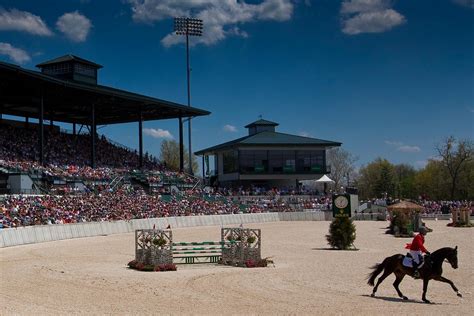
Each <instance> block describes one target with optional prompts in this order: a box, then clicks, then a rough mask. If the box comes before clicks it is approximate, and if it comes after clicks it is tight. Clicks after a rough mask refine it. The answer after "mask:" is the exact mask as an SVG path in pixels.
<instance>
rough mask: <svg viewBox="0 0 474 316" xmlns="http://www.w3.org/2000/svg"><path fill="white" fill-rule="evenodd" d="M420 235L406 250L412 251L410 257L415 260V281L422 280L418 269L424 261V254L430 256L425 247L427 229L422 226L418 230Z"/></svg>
mask: <svg viewBox="0 0 474 316" xmlns="http://www.w3.org/2000/svg"><path fill="white" fill-rule="evenodd" d="M418 232H419V234H417V235H416V236H415V238H413V241H412V242H411V244H407V245H406V248H407V249H410V255H411V257H412V259H413V269H414V271H413V277H414V278H415V279H418V278H420V272H418V267H419V266H420V264H421V262H422V261H423V253H425V254H427V255H429V254H430V252H429V251H428V250H426V248H425V246H424V245H423V244H424V243H425V237H424V236H426V232H427V230H426V227H424V226H421V227H420V228H419V229H418Z"/></svg>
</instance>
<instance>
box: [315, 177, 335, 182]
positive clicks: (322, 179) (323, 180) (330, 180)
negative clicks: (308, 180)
mask: <svg viewBox="0 0 474 316" xmlns="http://www.w3.org/2000/svg"><path fill="white" fill-rule="evenodd" d="M316 182H321V183H334V180H332V179H331V178H329V177H328V176H327V175H324V176H322V177H321V178H320V179H319V180H316Z"/></svg>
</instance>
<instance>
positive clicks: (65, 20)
mask: <svg viewBox="0 0 474 316" xmlns="http://www.w3.org/2000/svg"><path fill="white" fill-rule="evenodd" d="M56 27H57V28H58V30H60V31H61V32H63V33H64V34H65V35H66V37H68V38H69V39H70V40H72V41H74V42H84V41H85V40H86V38H87V35H88V34H89V31H90V29H91V27H92V23H91V21H90V20H89V19H88V18H87V17H85V16H84V15H82V14H80V13H79V12H78V11H74V12H70V13H64V14H63V15H62V16H60V17H59V19H58V21H57V22H56Z"/></svg>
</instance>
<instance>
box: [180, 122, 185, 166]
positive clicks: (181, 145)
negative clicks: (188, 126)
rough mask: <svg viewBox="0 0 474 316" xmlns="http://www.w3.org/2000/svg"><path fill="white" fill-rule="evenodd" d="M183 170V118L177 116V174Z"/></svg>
mask: <svg viewBox="0 0 474 316" xmlns="http://www.w3.org/2000/svg"><path fill="white" fill-rule="evenodd" d="M183 170H184V148H183V117H182V115H181V114H179V172H183Z"/></svg>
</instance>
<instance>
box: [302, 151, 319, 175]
mask: <svg viewBox="0 0 474 316" xmlns="http://www.w3.org/2000/svg"><path fill="white" fill-rule="evenodd" d="M324 165H325V163H324V150H300V151H297V152H296V171H297V172H300V173H319V172H322V171H324Z"/></svg>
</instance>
